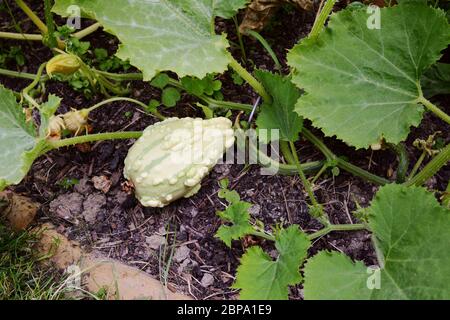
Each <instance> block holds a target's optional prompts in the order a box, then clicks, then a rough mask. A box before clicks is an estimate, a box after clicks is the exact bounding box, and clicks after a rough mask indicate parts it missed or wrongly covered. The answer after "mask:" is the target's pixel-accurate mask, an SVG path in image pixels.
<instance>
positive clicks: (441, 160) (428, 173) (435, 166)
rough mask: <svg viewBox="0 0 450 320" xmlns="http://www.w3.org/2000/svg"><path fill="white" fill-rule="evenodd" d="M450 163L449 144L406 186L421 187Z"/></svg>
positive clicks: (406, 183)
mask: <svg viewBox="0 0 450 320" xmlns="http://www.w3.org/2000/svg"><path fill="white" fill-rule="evenodd" d="M449 161H450V144H448V145H447V146H446V147H445V148H444V149H442V151H441V152H439V154H438V155H436V156H435V157H434V158H433V160H431V161H430V162H428V164H427V165H426V166H425V167H424V168H423V169H422V171H420V172H419V173H418V174H416V175H415V176H414V177H413V178H411V179H410V180H408V181H406V182H405V183H404V185H406V186H413V185H416V186H421V185H423V184H424V183H425V182H426V181H427V180H428V179H430V178H431V177H432V176H434V175H435V174H436V173H437V172H438V171H439V170H440V169H441V168H442V167H443V166H445V165H446V164H447V163H448V162H449Z"/></svg>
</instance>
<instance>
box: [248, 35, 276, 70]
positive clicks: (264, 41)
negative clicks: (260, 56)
mask: <svg viewBox="0 0 450 320" xmlns="http://www.w3.org/2000/svg"><path fill="white" fill-rule="evenodd" d="M246 33H247V34H249V35H251V36H252V37H253V38H255V39H256V40H258V41H259V43H261V45H262V46H263V47H264V49H266V51H267V53H268V54H269V55H270V57H271V58H272V60H273V62H274V63H275V69H277V70H278V71H281V63H280V60H278V57H277V55H276V54H275V52H274V51H273V50H272V47H271V46H270V45H269V43H268V42H267V41H266V39H264V38H263V36H261V35H260V34H259V33H258V32H256V31H253V30H250V29H248V30H247V31H246Z"/></svg>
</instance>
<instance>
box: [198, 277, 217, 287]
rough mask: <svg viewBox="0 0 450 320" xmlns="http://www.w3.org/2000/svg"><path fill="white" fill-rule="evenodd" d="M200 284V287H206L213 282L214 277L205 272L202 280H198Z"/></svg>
mask: <svg viewBox="0 0 450 320" xmlns="http://www.w3.org/2000/svg"><path fill="white" fill-rule="evenodd" d="M200 283H201V284H202V287H204V288H208V287H209V286H211V285H213V283H214V277H213V276H212V275H211V274H210V273H205V274H204V275H203V277H202V280H201V281H200Z"/></svg>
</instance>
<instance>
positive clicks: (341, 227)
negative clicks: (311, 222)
mask: <svg viewBox="0 0 450 320" xmlns="http://www.w3.org/2000/svg"><path fill="white" fill-rule="evenodd" d="M360 230H367V226H366V225H365V224H362V223H356V224H330V225H328V226H327V227H325V228H323V229H321V230H319V231H317V232H314V233H311V234H309V235H307V237H308V239H309V240H315V239H317V238H321V237H323V236H326V235H327V234H329V233H331V232H339V231H360ZM249 235H252V236H256V237H259V238H263V239H266V240H269V241H276V238H275V236H274V235H272V234H270V233H267V232H263V231H258V230H254V231H252V232H250V233H249Z"/></svg>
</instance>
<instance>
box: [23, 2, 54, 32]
mask: <svg viewBox="0 0 450 320" xmlns="http://www.w3.org/2000/svg"><path fill="white" fill-rule="evenodd" d="M16 3H17V5H18V6H19V8H20V9H22V11H23V12H25V14H26V15H27V16H28V17H29V18H30V19H31V21H33V23H34V24H35V25H36V27H38V28H39V30H40V31H41V33H42V34H47V33H48V28H47V26H46V25H45V23H44V22H42V20H41V19H39V17H38V16H37V15H36V14H35V13H34V11H33V10H31V9H30V7H29V6H28V5H27V4H26V3H25V2H23V0H16Z"/></svg>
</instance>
